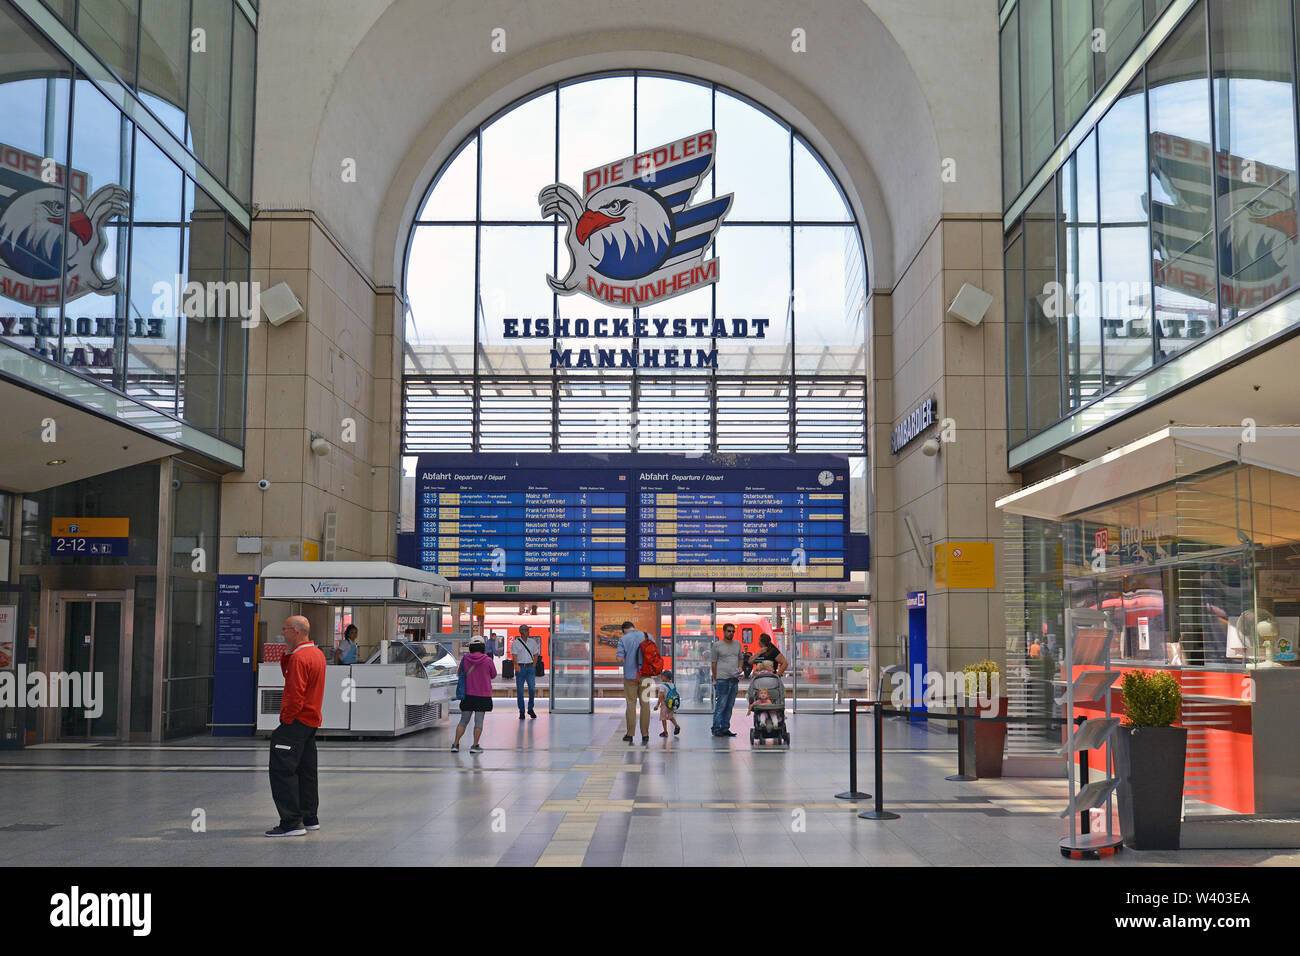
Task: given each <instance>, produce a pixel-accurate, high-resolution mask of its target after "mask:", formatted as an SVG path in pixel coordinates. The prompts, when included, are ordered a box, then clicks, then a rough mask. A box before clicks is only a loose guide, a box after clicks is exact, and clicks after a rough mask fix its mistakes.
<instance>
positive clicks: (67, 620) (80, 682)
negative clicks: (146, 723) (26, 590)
mask: <svg viewBox="0 0 1300 956" xmlns="http://www.w3.org/2000/svg"><path fill="white" fill-rule="evenodd" d="M55 613H56V614H57V615H58V620H59V625H60V630H61V633H62V635H63V641H62V652H63V653H62V660H61V661H60V662H59V666H58V668H57V669H56V670H57V671H58V672H59V675H58V678H57V679H58V682H59V685H60V688H59V694H60V699H59V736H60V737H108V738H119V737H122V738H124V737H125V736H126V727H125V726H124V725H123V718H124V716H125V715H128V714H129V713H130V709H129V701H130V673H129V670H128V666H129V662H130V660H131V631H130V627H131V599H130V595H129V594H127V593H125V592H121V591H101V592H67V591H65V592H62V593H60V594H59V595H57V597H56V599H55ZM51 683H53V680H52V681H51ZM52 692H53V688H51V693H52ZM51 703H52V701H51Z"/></svg>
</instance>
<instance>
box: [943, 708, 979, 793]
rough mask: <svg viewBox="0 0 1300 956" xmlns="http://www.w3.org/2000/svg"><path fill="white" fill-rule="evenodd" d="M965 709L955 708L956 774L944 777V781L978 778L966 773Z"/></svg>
mask: <svg viewBox="0 0 1300 956" xmlns="http://www.w3.org/2000/svg"><path fill="white" fill-rule="evenodd" d="M965 716H966V708H965V707H964V706H961V707H958V708H957V772H956V773H954V774H953V775H952V776H950V777H944V778H943V779H945V780H958V781H961V780H978V779H979V778H978V777H972V776H971V775H970V774H968V773H967V772H966V721H965V720H964V719H963V718H965Z"/></svg>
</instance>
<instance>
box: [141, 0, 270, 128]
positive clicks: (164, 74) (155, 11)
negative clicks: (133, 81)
mask: <svg viewBox="0 0 1300 956" xmlns="http://www.w3.org/2000/svg"><path fill="white" fill-rule="evenodd" d="M189 51H190V11H189V4H187V3H177V2H176V0H142V2H141V6H140V81H139V88H138V92H139V94H140V98H141V99H142V100H144V102H145V103H146V104H147V105H148V107H149V109H151V110H153V112H154V114H155V115H157V117H158V118H159V119H161V120H162V121H163V125H165V126H166V127H167V128H168V129H169V130H171V131H172V132H173V133H175V134H176V135H177V136H178V137H184V135H185V91H186V88H187V86H188V81H189V75H188V70H189ZM250 108H251V103H250Z"/></svg>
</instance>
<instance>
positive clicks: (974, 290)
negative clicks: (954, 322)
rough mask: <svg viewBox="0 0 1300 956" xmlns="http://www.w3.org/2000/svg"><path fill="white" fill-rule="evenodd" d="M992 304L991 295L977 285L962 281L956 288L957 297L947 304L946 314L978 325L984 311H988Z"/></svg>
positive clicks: (982, 319)
mask: <svg viewBox="0 0 1300 956" xmlns="http://www.w3.org/2000/svg"><path fill="white" fill-rule="evenodd" d="M992 304H993V296H991V295H989V294H988V293H987V292H985V291H984V290H983V289H981V288H979V287H978V286H973V285H971V284H970V283H969V282H963V283H962V284H961V288H960V289H958V290H957V297H956V298H955V299H953V300H952V305H950V306H948V314H949V315H951V316H952V317H953V318H956V319H961V320H962V321H963V322H965V323H966V324H967V325H971V326H978V325H979V324H980V323H981V322H983V321H984V313H986V312H988V310H989V306H990V305H992Z"/></svg>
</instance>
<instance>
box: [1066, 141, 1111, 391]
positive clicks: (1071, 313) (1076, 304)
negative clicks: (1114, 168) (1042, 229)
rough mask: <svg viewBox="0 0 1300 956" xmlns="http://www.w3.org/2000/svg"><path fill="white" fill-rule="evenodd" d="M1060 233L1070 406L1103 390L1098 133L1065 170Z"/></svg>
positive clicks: (1069, 162)
mask: <svg viewBox="0 0 1300 956" xmlns="http://www.w3.org/2000/svg"><path fill="white" fill-rule="evenodd" d="M1060 183H1061V198H1060V203H1061V224H1062V230H1061V236H1060V238H1059V240H1058V242H1059V244H1060V246H1059V248H1060V251H1059V255H1060V257H1061V275H1062V282H1063V284H1064V287H1065V288H1064V294H1065V297H1066V298H1065V306H1066V310H1067V311H1066V318H1065V322H1066V328H1065V340H1066V358H1065V368H1066V381H1065V409H1066V411H1067V412H1068V411H1070V410H1073V409H1076V408H1078V407H1079V406H1081V405H1083V404H1085V403H1087V402H1090V401H1092V399H1093V398H1095V397H1096V396H1097V394H1098V393H1099V392H1100V391H1101V324H1100V312H1099V311H1098V298H1097V297H1098V293H1099V292H1100V290H1101V263H1100V260H1099V259H1098V247H1097V242H1098V227H1097V136H1096V133H1095V132H1094V133H1091V134H1089V136H1088V138H1087V139H1086V140H1084V143H1083V145H1082V146H1080V147H1079V149H1078V151H1077V152H1076V153H1075V154H1074V155H1073V156H1071V157H1070V159H1069V161H1068V162H1067V163H1066V164H1065V165H1064V166H1063V167H1062V168H1061V178H1060Z"/></svg>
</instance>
